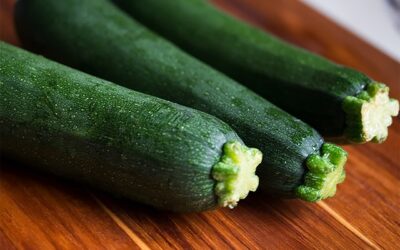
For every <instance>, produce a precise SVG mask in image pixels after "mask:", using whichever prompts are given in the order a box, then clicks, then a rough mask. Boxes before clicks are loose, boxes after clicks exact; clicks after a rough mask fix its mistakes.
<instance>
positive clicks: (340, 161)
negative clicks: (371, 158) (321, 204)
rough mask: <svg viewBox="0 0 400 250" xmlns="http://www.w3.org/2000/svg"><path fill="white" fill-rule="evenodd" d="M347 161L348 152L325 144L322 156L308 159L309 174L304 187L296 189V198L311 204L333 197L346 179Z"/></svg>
mask: <svg viewBox="0 0 400 250" xmlns="http://www.w3.org/2000/svg"><path fill="white" fill-rule="evenodd" d="M346 161H347V152H346V151H344V150H343V149H342V148H341V147H339V146H336V145H334V144H329V143H324V144H323V145H322V148H321V154H319V153H316V154H312V155H310V156H309V157H308V158H307V160H306V166H307V168H308V172H307V173H306V175H305V177H304V183H303V185H301V186H299V187H298V188H297V189H296V192H295V193H296V196H297V197H298V198H300V199H302V200H305V201H310V202H316V201H320V200H323V199H326V198H329V197H333V196H334V195H335V193H336V186H337V185H338V184H340V183H342V182H343V181H344V179H345V177H346V172H345V170H344V165H345V164H346Z"/></svg>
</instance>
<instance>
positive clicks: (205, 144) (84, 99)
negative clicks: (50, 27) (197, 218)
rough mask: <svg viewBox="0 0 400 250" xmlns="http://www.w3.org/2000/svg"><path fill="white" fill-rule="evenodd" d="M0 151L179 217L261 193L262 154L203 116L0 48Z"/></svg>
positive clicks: (4, 45)
mask: <svg viewBox="0 0 400 250" xmlns="http://www.w3.org/2000/svg"><path fill="white" fill-rule="evenodd" d="M0 107H1V110H0V136H1V137H0V138H1V144H0V145H1V152H2V154H5V155H7V156H9V157H13V158H16V159H17V160H21V161H24V162H26V163H28V164H30V165H34V166H35V167H36V168H38V169H41V170H43V171H46V172H50V173H53V174H56V175H59V176H62V177H65V178H68V179H73V180H76V181H80V182H83V183H87V184H90V185H92V186H94V187H97V188H101V189H104V190H106V191H108V192H111V193H113V194H115V195H118V196H123V197H127V198H129V199H132V200H135V201H139V202H143V203H146V204H149V205H152V206H155V207H158V208H161V209H167V210H173V211H202V210H207V209H212V208H216V207H218V206H229V207H233V206H235V205H236V203H237V202H238V201H239V200H240V199H241V198H245V197H246V196H247V194H248V192H249V191H255V189H256V188H257V185H258V178H257V176H255V174H254V172H255V168H256V166H257V165H258V164H259V163H260V161H261V153H260V152H259V151H258V150H256V149H249V148H247V147H246V146H244V145H243V144H242V142H241V139H240V138H239V137H238V136H237V135H236V133H235V132H234V131H233V130H232V129H231V128H230V127H229V126H228V125H227V124H225V123H223V122H222V121H220V120H218V119H217V118H215V117H213V116H210V115H207V114H205V113H202V112H200V111H197V110H193V109H190V108H186V107H183V106H180V105H177V104H174V103H171V102H168V101H164V100H161V99H158V98H155V97H152V96H148V95H145V94H141V93H138V92H135V91H132V90H128V89H126V88H123V87H121V86H118V85H115V84H112V83H110V82H107V81H104V80H101V79H98V78H96V77H93V76H90V75H87V74H84V73H81V72H79V71H76V70H73V69H71V68H68V67H66V66H63V65H60V64H58V63H54V62H51V61H49V60H47V59H45V58H43V57H39V56H36V55H33V54H30V53H28V52H26V51H23V50H21V49H17V48H15V47H12V46H10V45H7V44H5V43H2V42H0Z"/></svg>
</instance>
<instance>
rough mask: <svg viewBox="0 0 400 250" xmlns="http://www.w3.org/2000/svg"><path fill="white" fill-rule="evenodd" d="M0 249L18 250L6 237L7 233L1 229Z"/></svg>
mask: <svg viewBox="0 0 400 250" xmlns="http://www.w3.org/2000/svg"><path fill="white" fill-rule="evenodd" d="M0 248H2V249H3V250H14V249H17V247H16V246H15V245H14V243H13V242H12V240H11V239H10V238H9V237H8V236H7V235H6V233H5V232H3V230H2V229H1V228H0Z"/></svg>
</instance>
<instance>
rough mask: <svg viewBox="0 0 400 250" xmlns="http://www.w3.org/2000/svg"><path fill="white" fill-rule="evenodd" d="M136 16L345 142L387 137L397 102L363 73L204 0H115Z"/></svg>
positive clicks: (261, 93) (178, 43)
mask: <svg viewBox="0 0 400 250" xmlns="http://www.w3.org/2000/svg"><path fill="white" fill-rule="evenodd" d="M116 2H117V3H118V4H119V6H121V7H122V8H123V9H124V10H126V11H127V12H128V13H130V14H132V16H133V17H135V18H136V19H137V20H138V21H140V22H142V23H143V24H145V25H146V26H148V27H150V28H151V29H153V30H155V31H156V32H158V33H160V34H161V35H163V36H165V37H166V38H168V39H170V40H171V41H173V42H174V43H176V44H177V45H178V46H180V47H182V48H183V49H185V50H186V51H188V52H189V53H191V54H193V55H195V56H196V57H198V58H200V59H201V60H203V61H205V62H207V63H209V64H210V65H212V66H213V67H215V68H217V69H219V70H220V71H222V72H224V73H225V74H227V75H229V76H231V77H232V78H234V79H236V80H238V81H240V82H241V83H243V84H246V86H248V87H249V88H251V89H253V90H254V91H256V92H257V93H258V94H260V95H261V96H263V97H265V98H267V99H268V100H270V101H271V102H273V103H274V104H276V105H278V106H279V107H281V108H282V109H284V110H286V111H288V112H289V113H292V114H293V115H295V116H296V117H299V118H301V119H302V120H304V121H306V122H308V123H309V124H311V125H312V126H313V127H315V128H316V129H317V130H318V131H319V132H320V133H322V134H323V135H324V136H327V137H331V138H332V139H336V140H340V141H341V142H353V143H364V142H368V141H373V142H383V141H384V140H385V139H386V137H387V135H388V126H390V124H391V123H392V118H391V117H392V116H396V115H397V114H398V112H399V103H398V101H396V100H394V99H390V98H389V96H388V93H389V88H388V87H387V86H385V85H384V84H381V83H377V82H375V81H374V80H372V79H370V78H368V77H367V76H365V75H364V74H362V73H360V72H358V71H356V70H354V69H350V68H347V67H344V66H341V65H337V64H335V63H333V62H330V61H328V60H327V59H324V58H322V57H320V56H318V55H315V54H312V53H310V52H308V51H305V50H303V49H300V48H296V47H294V46H292V45H289V44H288V43H285V42H283V41H281V40H279V39H277V38H276V37H274V36H272V35H270V34H267V33H265V32H263V31H262V30H261V29H258V28H255V27H252V26H250V25H248V24H246V23H244V22H242V21H240V20H237V19H235V18H233V17H231V16H229V15H227V14H224V13H222V12H221V11H219V10H217V9H216V8H215V7H213V6H212V5H211V4H209V3H208V2H207V1H204V0H169V1H158V0H146V1H140V0H116Z"/></svg>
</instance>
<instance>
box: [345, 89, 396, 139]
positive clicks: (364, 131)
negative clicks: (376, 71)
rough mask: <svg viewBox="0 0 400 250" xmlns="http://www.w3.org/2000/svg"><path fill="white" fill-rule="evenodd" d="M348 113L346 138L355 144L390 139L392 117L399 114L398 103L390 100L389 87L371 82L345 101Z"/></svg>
mask: <svg viewBox="0 0 400 250" xmlns="http://www.w3.org/2000/svg"><path fill="white" fill-rule="evenodd" d="M343 110H344V111H345V113H346V128H345V137H346V139H347V140H349V141H350V142H353V143H365V142H369V141H371V142H375V143H382V142H384V141H385V140H386V138H387V136H388V127H389V126H390V125H391V124H392V116H397V115H398V113H399V102H398V101H397V100H395V99H392V98H390V97H389V87H387V86H386V85H385V84H382V83H376V82H374V83H371V84H369V85H368V86H367V87H366V89H365V90H364V91H362V92H361V93H360V94H358V95H357V96H348V97H346V98H345V99H344V101H343Z"/></svg>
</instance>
